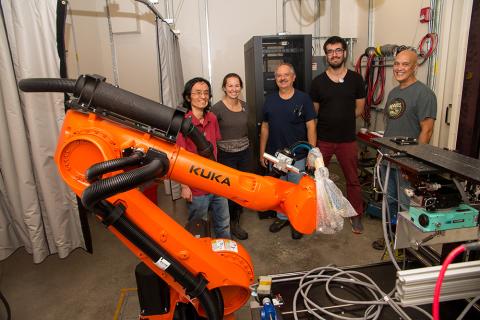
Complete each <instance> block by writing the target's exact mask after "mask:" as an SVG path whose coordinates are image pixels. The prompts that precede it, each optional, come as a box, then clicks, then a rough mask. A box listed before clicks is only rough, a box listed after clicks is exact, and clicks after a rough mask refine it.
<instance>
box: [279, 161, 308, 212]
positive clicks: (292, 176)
mask: <svg viewBox="0 0 480 320" xmlns="http://www.w3.org/2000/svg"><path fill="white" fill-rule="evenodd" d="M306 162H307V159H306V158H303V159H301V160H297V161H295V163H294V164H293V165H294V167H295V168H298V169H300V171H304V170H305V164H306ZM302 177H303V175H301V174H298V173H295V172H291V171H289V172H288V173H287V175H285V176H281V177H280V180H284V181H288V182H292V183H295V184H298V182H299V181H300V179H301V178H302ZM277 218H278V219H280V220H288V218H287V216H286V215H284V214H283V213H281V212H278V211H277Z"/></svg>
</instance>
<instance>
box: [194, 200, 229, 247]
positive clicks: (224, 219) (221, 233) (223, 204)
mask: <svg viewBox="0 0 480 320" xmlns="http://www.w3.org/2000/svg"><path fill="white" fill-rule="evenodd" d="M187 206H188V221H190V220H192V219H194V218H200V219H203V220H207V217H208V209H212V220H213V230H214V231H215V238H223V239H230V238H231V236H230V214H229V212H228V202H227V199H226V198H223V197H220V196H217V195H214V194H212V193H209V194H205V195H202V196H193V197H192V202H190V203H189V202H187Z"/></svg>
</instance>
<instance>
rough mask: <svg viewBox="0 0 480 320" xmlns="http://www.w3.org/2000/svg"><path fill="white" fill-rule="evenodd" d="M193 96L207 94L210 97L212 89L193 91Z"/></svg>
mask: <svg viewBox="0 0 480 320" xmlns="http://www.w3.org/2000/svg"><path fill="white" fill-rule="evenodd" d="M192 96H197V97H200V96H207V97H210V91H208V90H207V91H192Z"/></svg>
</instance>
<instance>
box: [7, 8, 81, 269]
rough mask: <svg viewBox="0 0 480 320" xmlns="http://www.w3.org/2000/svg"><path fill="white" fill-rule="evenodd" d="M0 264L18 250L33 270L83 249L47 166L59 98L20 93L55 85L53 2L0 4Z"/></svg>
mask: <svg viewBox="0 0 480 320" xmlns="http://www.w3.org/2000/svg"><path fill="white" fill-rule="evenodd" d="M0 5H1V13H2V14H1V17H0V18H1V21H0V75H1V76H0V170H1V175H0V260H3V259H5V258H7V257H8V256H9V255H10V254H11V253H12V252H14V251H15V250H16V249H17V248H19V247H22V246H23V247H25V249H26V250H27V252H29V253H31V254H32V256H33V261H34V262H35V263H39V262H41V261H42V260H43V259H45V257H46V256H48V255H49V254H53V253H58V255H59V257H61V258H63V257H66V256H67V255H68V254H69V253H70V252H71V251H72V250H74V249H75V248H78V247H82V248H84V247H85V244H84V240H83V235H82V231H81V226H80V220H79V216H78V209H77V204H76V199H75V196H74V194H73V193H72V192H71V191H70V190H69V189H68V187H67V186H66V185H65V184H64V183H63V181H62V179H61V178H60V176H59V174H58V172H57V169H56V165H55V163H54V161H53V156H54V153H55V148H56V144H57V138H58V134H59V130H60V127H61V125H62V122H63V118H64V106H63V99H64V98H63V94H61V93H48V94H47V93H23V92H20V91H19V89H18V88H17V82H18V81H19V80H20V79H24V78H59V77H60V72H59V57H58V53H57V43H56V15H57V14H56V10H57V0H42V1H38V0H22V1H18V0H0Z"/></svg>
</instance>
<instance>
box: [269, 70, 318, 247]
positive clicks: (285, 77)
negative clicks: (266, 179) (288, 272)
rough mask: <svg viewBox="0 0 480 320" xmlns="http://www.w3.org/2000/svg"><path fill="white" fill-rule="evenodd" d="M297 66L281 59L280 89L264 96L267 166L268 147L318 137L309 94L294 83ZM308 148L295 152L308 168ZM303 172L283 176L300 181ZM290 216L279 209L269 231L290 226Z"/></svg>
mask: <svg viewBox="0 0 480 320" xmlns="http://www.w3.org/2000/svg"><path fill="white" fill-rule="evenodd" d="M295 77H296V76H295V69H294V68H293V66H292V65H291V64H289V63H285V62H283V63H281V64H280V65H279V66H278V67H277V68H276V70H275V81H276V83H277V86H278V92H275V93H272V94H270V95H268V96H267V97H266V98H265V103H264V105H263V109H262V112H263V120H262V126H261V129H260V164H261V165H262V166H263V167H267V163H266V162H265V159H264V157H263V153H264V152H265V151H266V152H267V153H269V154H272V155H274V154H275V152H276V151H278V150H281V149H284V148H288V147H291V146H292V145H293V144H294V143H296V142H299V141H308V143H310V144H311V145H312V146H315V142H316V139H317V133H316V127H315V117H316V115H315V111H314V110H313V103H312V100H311V99H310V97H309V95H308V94H306V93H305V92H302V91H300V90H298V89H295V88H294V87H293V83H294V81H295ZM306 156H307V152H306V151H305V150H303V149H302V150H300V151H299V152H297V153H296V154H294V157H295V163H294V166H295V167H297V168H298V169H300V170H305V162H306V160H305V157H306ZM300 178H301V175H299V174H296V173H293V172H289V173H288V174H287V175H286V176H282V177H281V179H283V180H287V181H290V182H293V183H298V181H299V180H300ZM288 224H289V221H288V219H287V217H286V216H285V215H284V214H282V213H280V212H277V219H276V220H275V221H274V222H273V224H272V225H271V226H270V232H278V231H280V230H281V229H282V228H283V227H285V226H287V225H288ZM291 233H292V238H293V239H300V238H301V237H302V234H301V233H299V232H298V231H296V230H295V229H293V227H292V229H291Z"/></svg>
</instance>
